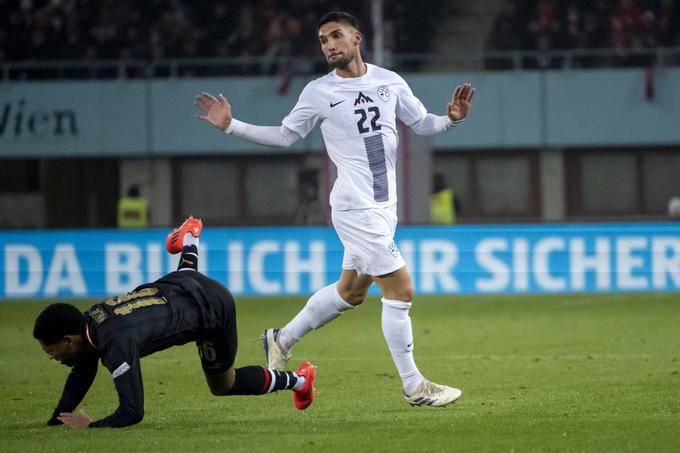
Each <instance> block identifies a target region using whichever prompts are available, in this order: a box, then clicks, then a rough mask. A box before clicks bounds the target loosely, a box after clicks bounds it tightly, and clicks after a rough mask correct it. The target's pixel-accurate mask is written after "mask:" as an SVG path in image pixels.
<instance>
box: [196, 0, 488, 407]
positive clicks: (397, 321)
mask: <svg viewBox="0 0 680 453" xmlns="http://www.w3.org/2000/svg"><path fill="white" fill-rule="evenodd" d="M317 32H318V40H319V44H320V45H321V50H322V52H323V54H324V56H325V57H326V60H327V61H328V63H329V65H330V66H331V67H332V68H333V70H332V71H331V72H330V73H329V74H327V75H325V76H323V77H321V78H319V79H316V80H314V81H312V82H310V83H309V84H307V86H306V87H305V88H304V89H303V91H302V93H301V94H300V97H299V99H298V102H297V104H296V105H295V107H294V108H293V110H292V111H291V112H290V114H289V115H288V116H286V117H285V118H284V119H283V123H282V125H281V126H256V125H252V124H248V123H245V122H243V121H239V120H237V119H236V118H233V116H232V111H231V105H229V102H228V101H227V99H226V98H225V97H224V96H223V95H222V94H219V95H218V96H217V97H215V96H213V95H211V94H210V93H206V92H203V93H201V94H200V95H198V96H196V101H195V102H196V105H197V107H198V108H200V109H201V110H202V111H203V114H202V115H197V116H198V117H199V118H200V119H202V120H205V121H207V122H209V123H210V124H212V125H213V126H214V127H216V128H218V129H219V130H220V131H223V132H225V133H227V134H231V135H235V136H237V137H241V138H244V139H246V140H249V141H252V142H255V143H259V144H263V145H269V146H278V147H288V146H290V145H291V144H293V143H295V142H296V141H297V140H299V139H301V138H303V137H306V136H307V135H308V134H309V133H310V132H311V131H312V129H313V128H314V127H315V125H316V123H317V122H321V131H322V134H323V138H324V143H325V145H326V150H327V152H328V154H329V156H330V158H331V160H332V161H333V163H334V164H335V165H336V167H337V169H338V178H337V179H336V181H335V184H334V186H333V190H332V192H331V200H330V202H331V207H332V220H333V226H334V227H335V230H336V232H337V233H338V236H339V237H340V240H341V241H342V243H343V246H344V248H345V251H344V256H343V263H342V273H341V275H340V279H339V280H338V281H337V282H335V283H333V284H331V285H328V286H326V287H325V288H322V289H320V290H319V291H317V292H316V293H315V294H314V295H312V297H311V298H310V299H309V300H308V301H307V304H306V305H305V307H304V308H303V309H302V310H301V311H300V312H299V313H298V314H297V315H296V316H295V317H294V318H293V319H292V320H291V321H290V322H289V323H288V324H287V325H286V326H284V327H283V328H281V329H273V328H272V329H266V330H265V332H264V335H263V342H264V349H265V355H266V356H267V363H268V365H269V367H270V368H273V369H282V368H283V367H284V366H285V364H286V362H287V361H288V359H289V358H290V353H291V350H292V348H293V346H294V345H295V344H296V343H297V342H298V341H300V339H302V337H304V336H305V335H306V334H307V333H309V332H310V331H312V330H313V329H318V328H320V327H322V326H324V325H325V324H327V323H329V322H330V321H332V320H333V319H335V318H337V317H338V316H339V315H340V314H342V312H344V311H346V310H350V309H353V308H355V307H356V306H358V305H360V304H361V303H362V302H363V301H364V299H365V297H366V294H367V292H368V289H369V287H370V286H371V284H372V283H373V282H375V283H376V284H377V285H378V286H379V287H380V290H381V292H382V294H383V298H382V304H383V310H382V331H383V335H384V337H385V340H386V342H387V345H388V348H389V350H390V353H391V355H392V359H393V361H394V363H395V365H396V368H397V370H398V372H399V375H400V377H401V379H402V389H403V394H404V398H405V399H406V401H407V402H408V403H409V404H412V405H429V406H444V405H447V404H450V403H453V402H455V401H456V400H457V399H458V398H459V397H460V395H461V391H460V390H459V389H456V388H453V387H449V386H445V385H440V384H435V383H433V382H431V381H429V380H427V379H425V377H424V376H423V375H422V374H421V373H420V371H419V370H418V368H417V366H416V364H415V360H414V357H413V333H412V326H411V318H410V317H409V310H410V308H411V302H412V300H413V283H412V281H411V276H410V274H409V271H408V270H407V268H406V265H405V261H404V259H403V257H402V256H401V253H400V252H399V249H398V248H397V246H396V244H395V242H394V233H395V229H396V226H397V198H396V197H397V188H396V170H395V167H396V158H397V156H396V153H397V143H398V136H397V126H396V120H397V119H400V120H401V121H403V122H404V123H406V124H407V125H409V126H410V127H411V128H412V129H413V130H414V131H415V132H416V133H417V134H420V135H433V134H437V133H441V132H445V131H447V130H451V129H453V128H454V127H455V126H457V125H458V124H460V123H461V122H463V120H465V118H466V117H467V114H468V111H469V109H470V106H471V102H472V98H473V95H474V89H473V88H472V86H471V85H470V84H468V83H465V84H463V85H459V86H458V87H456V88H455V90H454V92H453V96H452V98H451V100H450V102H449V103H448V106H447V114H446V115H443V116H437V115H433V114H431V113H428V112H427V110H426V109H425V107H424V106H423V104H422V103H421V102H420V100H419V99H418V98H416V97H415V96H414V95H413V92H412V91H411V89H410V87H409V86H408V84H407V83H406V81H404V79H403V78H401V77H400V76H399V75H398V74H396V73H394V72H392V71H389V70H386V69H384V68H381V67H378V66H375V65H372V64H367V63H365V62H364V61H363V59H362V57H361V50H360V46H361V43H362V34H361V32H360V31H359V26H358V24H357V21H356V19H355V18H354V17H353V16H352V15H351V14H349V13H345V12H339V11H333V12H330V13H327V14H326V15H324V16H323V17H322V18H321V19H320V21H319V24H318V28H317Z"/></svg>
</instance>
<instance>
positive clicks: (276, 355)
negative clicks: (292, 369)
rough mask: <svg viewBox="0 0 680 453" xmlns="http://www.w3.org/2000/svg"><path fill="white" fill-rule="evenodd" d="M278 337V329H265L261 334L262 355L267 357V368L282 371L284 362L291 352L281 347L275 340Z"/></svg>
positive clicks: (284, 365)
mask: <svg viewBox="0 0 680 453" xmlns="http://www.w3.org/2000/svg"><path fill="white" fill-rule="evenodd" d="M278 338H279V329H267V330H265V331H264V333H263V334H262V345H263V346H264V355H265V357H266V358H267V368H269V369H270V370H278V371H283V370H285V369H286V363H287V362H288V359H290V356H291V353H290V352H288V351H286V350H285V349H283V348H282V347H281V345H280V344H279V342H278V341H277V340H278Z"/></svg>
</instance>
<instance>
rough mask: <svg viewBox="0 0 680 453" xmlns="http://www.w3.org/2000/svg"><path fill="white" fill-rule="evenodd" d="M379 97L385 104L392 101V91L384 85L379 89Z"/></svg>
mask: <svg viewBox="0 0 680 453" xmlns="http://www.w3.org/2000/svg"><path fill="white" fill-rule="evenodd" d="M378 96H380V99H382V100H383V101H384V102H387V101H389V100H390V89H389V88H388V87H387V85H383V86H381V87H380V88H378Z"/></svg>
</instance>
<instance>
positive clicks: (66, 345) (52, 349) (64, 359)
mask: <svg viewBox="0 0 680 453" xmlns="http://www.w3.org/2000/svg"><path fill="white" fill-rule="evenodd" d="M38 342H39V343H40V346H41V347H42V349H43V351H45V353H46V354H47V355H48V356H50V359H52V360H56V361H58V362H60V363H61V364H62V365H66V366H73V365H75V364H76V362H77V361H78V360H77V359H78V357H79V356H80V354H81V352H82V349H83V348H82V341H79V337H76V336H71V335H67V336H65V337H64V338H62V339H61V340H59V341H57V342H56V343H54V344H50V345H47V344H45V343H43V342H42V341H41V340H38Z"/></svg>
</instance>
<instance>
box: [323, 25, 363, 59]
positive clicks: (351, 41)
mask: <svg viewBox="0 0 680 453" xmlns="http://www.w3.org/2000/svg"><path fill="white" fill-rule="evenodd" d="M319 43H320V44H321V51H322V52H323V55H324V56H325V57H326V61H328V64H330V65H331V66H332V67H334V68H339V69H343V68H346V67H347V65H348V64H349V63H350V62H351V61H352V60H354V58H355V57H356V54H357V51H358V49H359V44H360V43H361V33H360V32H359V31H357V30H356V29H355V28H354V27H351V26H349V25H347V24H345V23H343V22H328V23H326V24H323V25H322V26H321V28H320V29H319Z"/></svg>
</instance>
